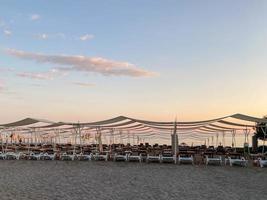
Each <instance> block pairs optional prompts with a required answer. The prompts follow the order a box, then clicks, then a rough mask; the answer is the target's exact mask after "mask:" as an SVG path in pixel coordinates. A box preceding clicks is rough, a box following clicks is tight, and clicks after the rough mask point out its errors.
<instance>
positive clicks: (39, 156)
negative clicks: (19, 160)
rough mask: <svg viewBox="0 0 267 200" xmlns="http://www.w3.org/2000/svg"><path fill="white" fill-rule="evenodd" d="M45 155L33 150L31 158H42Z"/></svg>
mask: <svg viewBox="0 0 267 200" xmlns="http://www.w3.org/2000/svg"><path fill="white" fill-rule="evenodd" d="M42 156H43V153H33V152H31V153H30V155H29V160H40V159H41V157H42Z"/></svg>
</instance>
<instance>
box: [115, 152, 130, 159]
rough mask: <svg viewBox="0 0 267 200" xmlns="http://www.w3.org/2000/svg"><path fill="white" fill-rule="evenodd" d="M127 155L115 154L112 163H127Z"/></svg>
mask: <svg viewBox="0 0 267 200" xmlns="http://www.w3.org/2000/svg"><path fill="white" fill-rule="evenodd" d="M127 160H128V154H127V153H126V152H116V153H115V154H114V156H113V161H127Z"/></svg>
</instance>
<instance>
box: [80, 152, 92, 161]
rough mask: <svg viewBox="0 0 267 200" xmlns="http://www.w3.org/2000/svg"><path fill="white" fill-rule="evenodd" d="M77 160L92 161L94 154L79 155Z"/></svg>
mask: <svg viewBox="0 0 267 200" xmlns="http://www.w3.org/2000/svg"><path fill="white" fill-rule="evenodd" d="M77 158H78V160H92V154H91V153H90V154H84V153H82V152H81V153H80V154H77Z"/></svg>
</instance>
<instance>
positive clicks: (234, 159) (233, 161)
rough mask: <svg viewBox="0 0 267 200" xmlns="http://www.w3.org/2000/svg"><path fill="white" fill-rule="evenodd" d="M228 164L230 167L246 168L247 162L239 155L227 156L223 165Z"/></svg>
mask: <svg viewBox="0 0 267 200" xmlns="http://www.w3.org/2000/svg"><path fill="white" fill-rule="evenodd" d="M228 163H229V165H230V166H231V167H232V166H233V165H237V166H242V167H247V166H248V160H246V159H245V158H244V157H243V156H240V155H239V154H233V155H231V154H230V155H228V157H227V158H225V165H227V164H228Z"/></svg>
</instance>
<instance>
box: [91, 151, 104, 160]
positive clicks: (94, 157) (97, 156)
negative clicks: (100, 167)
mask: <svg viewBox="0 0 267 200" xmlns="http://www.w3.org/2000/svg"><path fill="white" fill-rule="evenodd" d="M91 159H92V160H96V161H101V160H104V161H108V153H106V154H100V153H92V154H91Z"/></svg>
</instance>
